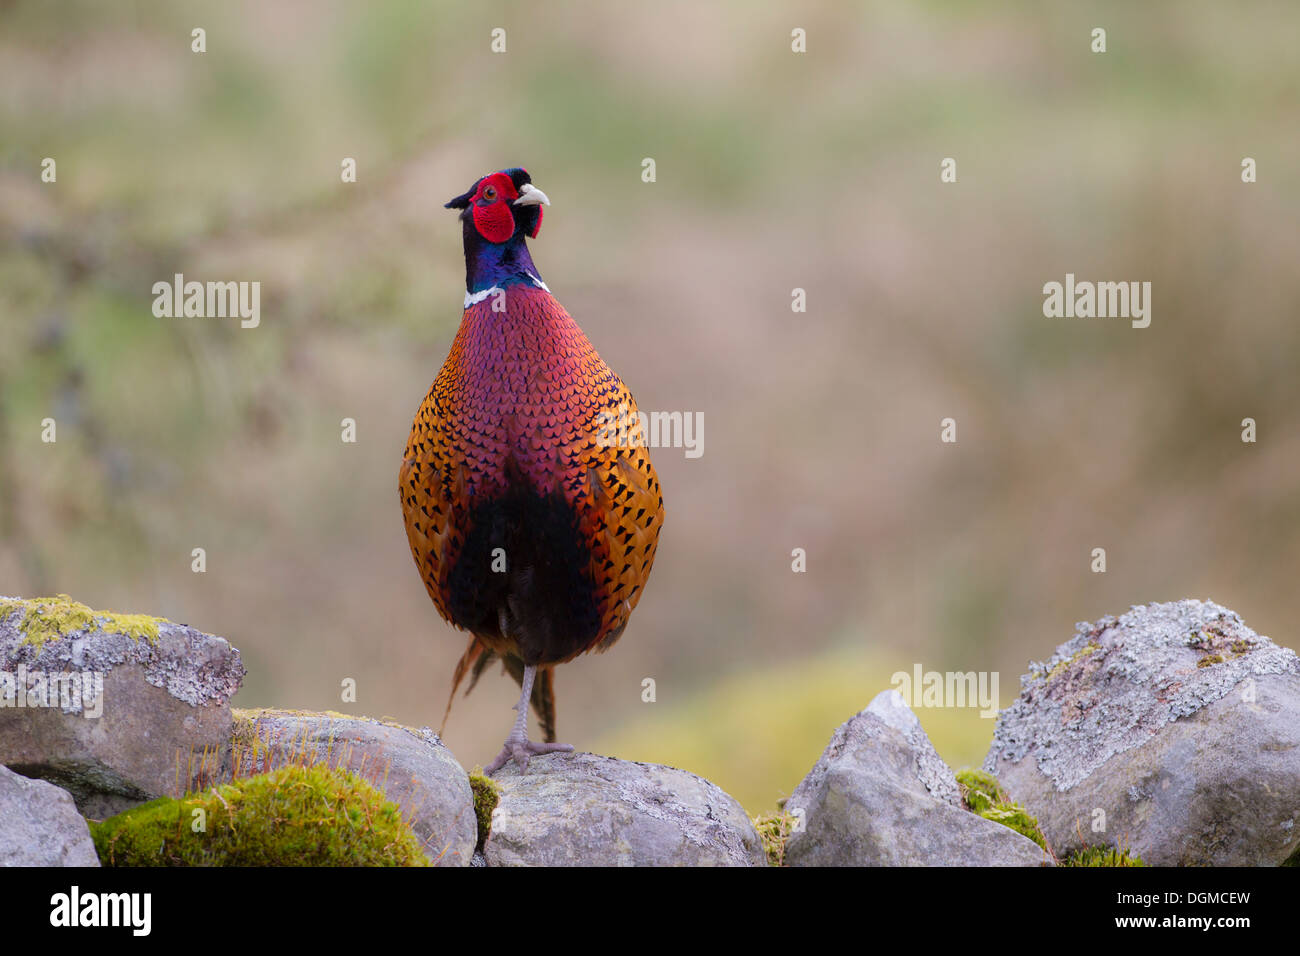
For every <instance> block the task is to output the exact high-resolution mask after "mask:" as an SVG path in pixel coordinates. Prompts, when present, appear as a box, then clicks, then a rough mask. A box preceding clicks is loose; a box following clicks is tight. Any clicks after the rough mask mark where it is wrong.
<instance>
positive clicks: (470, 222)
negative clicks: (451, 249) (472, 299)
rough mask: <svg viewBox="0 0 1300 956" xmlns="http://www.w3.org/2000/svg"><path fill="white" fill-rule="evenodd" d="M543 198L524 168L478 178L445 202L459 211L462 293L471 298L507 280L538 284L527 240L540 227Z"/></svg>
mask: <svg viewBox="0 0 1300 956" xmlns="http://www.w3.org/2000/svg"><path fill="white" fill-rule="evenodd" d="M550 204H551V201H550V199H548V198H547V196H546V193H544V192H542V191H541V190H540V189H538V188H537V187H536V186H534V185H533V182H532V177H530V176H529V175H528V172H527V170H524V169H503V170H501V171H500V172H497V173H491V174H489V175H487V176H484V177H482V178H481V179H479V180H478V181H477V182H476V183H474V185H473V186H471V187H470V188H469V189H468V190H467V191H465V192H464V193H462V194H461V195H459V196H457V197H456V198H455V199H453V200H451V201H450V202H448V203H447V205H446V208H448V209H459V210H461V213H460V221H461V223H462V224H463V231H464V239H465V291H466V292H467V293H469V294H471V295H473V294H474V293H477V292H481V291H482V290H484V289H489V288H492V287H493V286H502V285H505V284H507V283H509V282H511V281H520V280H532V281H534V282H540V281H541V277H540V276H539V275H538V273H537V267H536V266H534V265H533V260H532V256H530V255H529V254H528V244H527V242H526V238H532V239H535V238H537V233H538V232H539V231H540V230H541V228H542V206H549V205H550Z"/></svg>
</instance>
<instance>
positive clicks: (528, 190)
mask: <svg viewBox="0 0 1300 956" xmlns="http://www.w3.org/2000/svg"><path fill="white" fill-rule="evenodd" d="M550 204H551V201H550V200H549V199H547V198H546V193H544V192H542V191H541V190H540V189H538V188H537V187H536V186H534V185H533V184H532V183H524V184H523V185H522V186H520V187H519V198H518V199H516V200H515V201H514V203H513V205H515V206H549V205H550Z"/></svg>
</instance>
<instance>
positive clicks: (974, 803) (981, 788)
mask: <svg viewBox="0 0 1300 956" xmlns="http://www.w3.org/2000/svg"><path fill="white" fill-rule="evenodd" d="M956 776H957V784H958V786H960V787H961V799H962V802H963V803H965V804H966V809H968V810H973V811H974V812H976V813H982V812H983V811H985V810H988V809H990V808H991V807H993V806H996V805H997V804H999V803H1006V802H1007V793H1006V791H1005V790H1003V789H1002V785H1001V784H999V783H998V781H997V778H995V777H994V776H993V774H991V773H985V772H984V771H983V770H975V769H973V768H971V767H967V768H966V769H965V770H959V771H958V772H957V775H956Z"/></svg>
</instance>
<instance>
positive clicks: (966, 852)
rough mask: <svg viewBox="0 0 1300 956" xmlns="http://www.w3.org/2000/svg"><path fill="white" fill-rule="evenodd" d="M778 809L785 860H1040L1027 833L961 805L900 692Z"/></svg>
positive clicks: (853, 727)
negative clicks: (785, 825) (790, 824)
mask: <svg viewBox="0 0 1300 956" xmlns="http://www.w3.org/2000/svg"><path fill="white" fill-rule="evenodd" d="M785 809H786V811H787V812H789V813H792V814H794V815H795V817H796V821H797V822H796V824H795V827H794V832H792V833H791V834H790V838H789V840H788V841H787V842H786V849H785V862H786V865H787V866H1038V865H1042V864H1047V863H1050V862H1051V860H1050V859H1049V858H1048V856H1047V854H1046V853H1044V852H1043V850H1042V849H1041V848H1040V847H1039V846H1038V845H1037V844H1036V843H1034V842H1033V841H1032V840H1030V839H1028V838H1026V837H1024V836H1022V835H1020V834H1019V833H1017V832H1015V831H1014V830H1011V829H1009V828H1008V827H1004V826H1002V825H1001V824H998V823H994V822H993V821H991V820H986V819H984V818H983V817H980V816H977V815H976V814H974V813H971V812H970V811H969V810H966V809H965V808H964V807H963V806H962V803H961V796H960V789H959V787H958V786H957V781H956V779H955V778H954V776H953V773H952V771H951V770H950V769H949V768H948V766H947V765H946V764H945V763H944V762H943V760H942V759H941V758H940V757H939V755H938V753H937V752H936V751H935V749H934V746H933V744H931V743H930V738H929V737H928V736H926V733H925V731H924V730H923V729H922V728H921V723H920V721H919V720H917V718H916V715H915V714H913V713H912V711H911V709H910V708H909V707H908V706H907V704H906V703H905V702H904V701H903V698H902V696H901V695H899V693H898V692H897V691H893V690H890V691H885V692H883V693H881V694H879V695H877V697H876V698H875V700H873V701H872V702H871V704H870V705H869V706H868V707H867V708H866V710H864V711H862V712H861V713H859V714H857V715H856V716H854V717H852V718H850V719H849V720H848V721H847V722H846V723H845V724H843V725H842V726H841V727H840V728H839V729H838V730H836V731H835V734H834V735H833V736H832V737H831V741H830V743H829V744H828V745H827V747H826V751H825V752H824V753H823V754H822V756H821V759H820V760H818V761H817V764H816V765H815V766H814V767H813V769H812V770H811V771H810V772H809V774H808V776H807V777H805V778H804V780H803V782H802V783H800V784H799V786H798V787H797V788H795V791H794V793H793V794H792V795H791V796H790V799H789V800H787V801H786V804H785Z"/></svg>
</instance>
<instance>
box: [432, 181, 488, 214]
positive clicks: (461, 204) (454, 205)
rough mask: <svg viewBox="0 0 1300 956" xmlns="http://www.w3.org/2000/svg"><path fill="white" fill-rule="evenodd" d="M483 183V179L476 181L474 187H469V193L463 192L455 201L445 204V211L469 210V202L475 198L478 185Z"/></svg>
mask: <svg viewBox="0 0 1300 956" xmlns="http://www.w3.org/2000/svg"><path fill="white" fill-rule="evenodd" d="M482 181H483V180H482V179H479V180H476V181H475V183H474V185H473V186H470V187H469V191H468V192H463V193H461V194H460V195H459V196H457V197H456V198H455V199H453V200H451V201H450V202H447V203H444V204H443V207H442V208H443V209H466V208H468V207H469V201H470V200H471V199H473V198H474V194H475V193H476V192H478V184H479V183H481V182H482Z"/></svg>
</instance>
